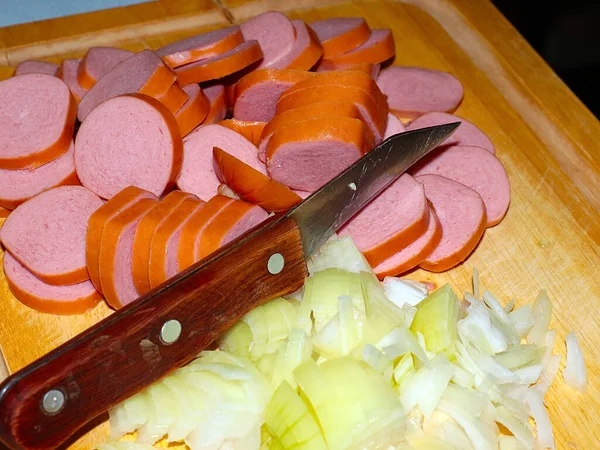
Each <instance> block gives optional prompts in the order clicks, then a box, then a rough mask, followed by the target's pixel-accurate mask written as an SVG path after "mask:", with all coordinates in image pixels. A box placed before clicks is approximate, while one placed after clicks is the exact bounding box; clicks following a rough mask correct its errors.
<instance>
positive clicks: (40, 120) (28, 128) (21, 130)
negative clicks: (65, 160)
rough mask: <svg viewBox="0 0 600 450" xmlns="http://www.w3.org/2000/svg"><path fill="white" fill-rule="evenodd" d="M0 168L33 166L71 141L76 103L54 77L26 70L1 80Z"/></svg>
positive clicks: (55, 155)
mask: <svg viewBox="0 0 600 450" xmlns="http://www.w3.org/2000/svg"><path fill="white" fill-rule="evenodd" d="M0 98H1V99H2V102H1V103H0V130H2V132H1V133H0V169H34V168H36V167H39V166H41V165H42V164H46V163H47V162H50V161H52V160H53V159H56V158H58V157H59V156H61V155H64V154H65V153H66V152H67V151H68V150H69V146H70V145H71V140H72V138H73V129H74V127H75V115H76V114H77V104H76V102H75V99H74V98H73V96H72V95H71V91H70V90H69V87H68V86H67V85H66V84H65V83H64V82H63V81H62V80H59V79H58V78H56V77H52V76H50V75H43V74H27V75H19V76H18V77H12V78H9V79H7V80H4V81H0Z"/></svg>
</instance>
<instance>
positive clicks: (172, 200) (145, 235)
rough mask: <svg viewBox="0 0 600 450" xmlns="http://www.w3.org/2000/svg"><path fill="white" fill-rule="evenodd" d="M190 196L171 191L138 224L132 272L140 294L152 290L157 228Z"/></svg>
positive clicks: (134, 238) (134, 242) (190, 195)
mask: <svg viewBox="0 0 600 450" xmlns="http://www.w3.org/2000/svg"><path fill="white" fill-rule="evenodd" d="M190 197H193V196H192V194H188V193H186V192H181V191H173V192H171V193H170V194H168V195H167V196H166V197H165V198H163V199H162V200H161V201H160V202H158V203H157V204H156V205H154V207H153V208H152V209H151V210H150V211H149V212H148V214H146V215H145V216H144V217H143V218H142V220H141V221H140V223H139V224H138V226H137V228H136V230H135V235H134V237H133V259H132V263H131V273H132V276H133V284H134V285H135V287H136V289H137V291H138V292H139V293H140V295H142V294H145V293H146V292H148V291H149V290H150V267H149V261H150V249H151V247H152V238H153V237H154V234H155V233H156V230H157V229H158V227H159V226H160V224H162V223H163V222H164V221H165V219H166V218H167V217H169V215H170V214H171V213H172V212H173V211H174V210H175V208H177V207H178V206H179V205H180V204H181V202H183V201H184V200H185V199H187V198H190Z"/></svg>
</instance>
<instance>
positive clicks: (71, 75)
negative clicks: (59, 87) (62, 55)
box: [56, 59, 88, 103]
mask: <svg viewBox="0 0 600 450" xmlns="http://www.w3.org/2000/svg"><path fill="white" fill-rule="evenodd" d="M78 70H79V59H65V60H64V61H63V62H61V63H60V66H59V68H58V71H57V72H56V76H57V77H58V78H60V79H61V80H63V81H64V82H65V83H66V84H67V86H69V89H70V90H71V94H73V97H75V100H76V101H77V103H79V102H80V101H81V99H82V98H83V96H84V95H85V94H86V93H87V91H88V90H87V89H84V88H82V87H81V85H80V84H79V81H77V71H78Z"/></svg>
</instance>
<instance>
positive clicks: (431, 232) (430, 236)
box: [373, 208, 442, 278]
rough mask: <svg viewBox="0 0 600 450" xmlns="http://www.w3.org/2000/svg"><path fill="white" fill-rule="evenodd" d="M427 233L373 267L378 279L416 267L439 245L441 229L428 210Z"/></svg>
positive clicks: (430, 210) (431, 210)
mask: <svg viewBox="0 0 600 450" xmlns="http://www.w3.org/2000/svg"><path fill="white" fill-rule="evenodd" d="M429 214H430V216H429V226H428V227H427V231H425V233H424V234H423V235H422V236H421V237H420V238H418V239H417V240H416V241H414V242H413V243H411V244H409V245H407V246H406V247H404V248H402V249H400V251H399V252H398V253H396V254H394V255H392V256H390V257H389V258H388V259H386V260H384V261H383V262H381V263H380V264H377V265H376V266H375V267H373V271H374V272H375V275H377V276H378V277H379V278H384V277H394V276H396V275H399V274H401V273H404V272H407V271H409V270H410V269H412V268H414V267H416V266H418V265H419V264H420V263H421V262H422V261H423V260H424V259H425V258H426V257H427V256H428V255H429V254H430V253H431V252H432V251H433V250H434V249H435V248H436V247H437V246H438V244H439V243H440V240H441V239H442V227H441V225H440V221H439V220H438V218H437V216H436V215H435V212H434V211H433V209H431V208H429Z"/></svg>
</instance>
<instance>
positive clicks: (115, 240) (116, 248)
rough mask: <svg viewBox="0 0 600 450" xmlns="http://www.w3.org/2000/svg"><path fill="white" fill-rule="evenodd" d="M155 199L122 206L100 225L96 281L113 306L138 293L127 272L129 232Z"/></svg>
mask: <svg viewBox="0 0 600 450" xmlns="http://www.w3.org/2000/svg"><path fill="white" fill-rule="evenodd" d="M157 201H158V199H156V198H143V199H141V200H140V201H138V202H136V203H134V204H132V205H129V206H128V207H126V208H125V209H124V210H123V211H121V212H120V213H118V214H117V215H116V216H115V217H113V218H112V219H111V220H109V221H108V222H107V223H106V226H105V227H104V232H103V233H102V243H101V244H100V264H99V274H100V284H101V285H102V293H103V294H104V298H105V299H106V301H107V302H108V304H109V305H110V306H112V307H113V308H115V309H119V308H122V307H123V306H125V305H126V304H128V303H131V302H132V301H134V300H135V299H136V298H138V297H139V292H138V291H137V290H136V288H135V285H134V284H133V277H132V274H131V263H132V259H133V236H134V234H135V230H136V227H137V225H138V224H139V223H140V220H142V218H143V217H144V216H145V215H146V214H148V212H149V211H150V210H151V209H152V208H153V207H154V205H156V203H157Z"/></svg>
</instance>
